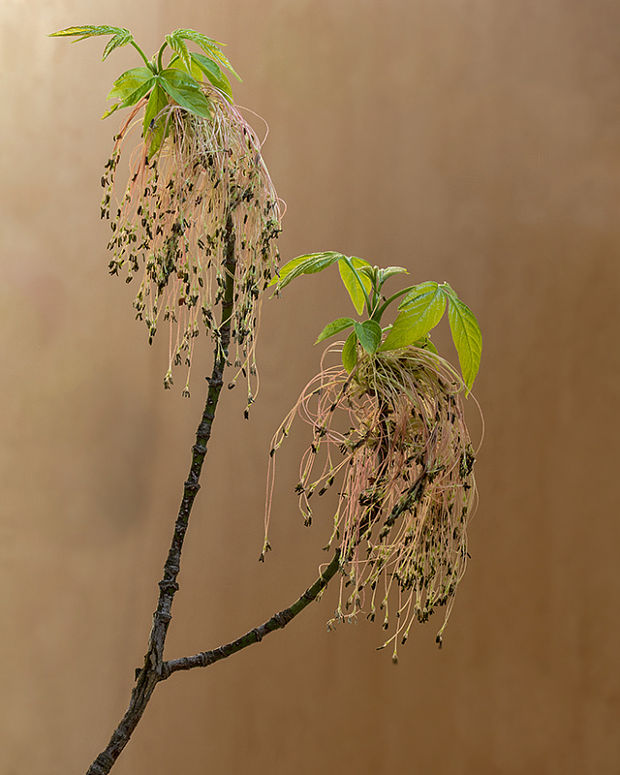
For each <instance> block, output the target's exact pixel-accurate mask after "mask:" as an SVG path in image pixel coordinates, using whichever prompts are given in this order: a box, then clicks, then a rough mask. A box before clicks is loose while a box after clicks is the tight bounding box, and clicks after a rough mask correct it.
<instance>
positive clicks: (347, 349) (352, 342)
mask: <svg viewBox="0 0 620 775" xmlns="http://www.w3.org/2000/svg"><path fill="white" fill-rule="evenodd" d="M356 364H357V334H356V333H355V331H351V333H350V334H349V338H348V339H347V341H346V342H345V343H344V347H343V348H342V365H343V366H344V367H345V369H346V370H347V371H348V372H349V374H350V373H351V372H352V371H353V369H354V368H355V366H356Z"/></svg>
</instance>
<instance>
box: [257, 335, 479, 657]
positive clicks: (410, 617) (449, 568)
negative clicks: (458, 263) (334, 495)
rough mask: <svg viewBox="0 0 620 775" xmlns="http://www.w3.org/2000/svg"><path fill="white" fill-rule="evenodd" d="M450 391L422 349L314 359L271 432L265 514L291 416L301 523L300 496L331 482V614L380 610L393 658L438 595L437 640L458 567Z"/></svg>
mask: <svg viewBox="0 0 620 775" xmlns="http://www.w3.org/2000/svg"><path fill="white" fill-rule="evenodd" d="M333 351H334V348H328V350H327V351H326V354H325V356H324V359H325V357H326V356H328V355H329V353H330V352H333ZM462 391H463V383H462V380H461V378H460V377H459V376H458V374H457V373H456V372H455V370H454V369H453V368H452V367H451V366H450V364H448V363H447V362H446V361H445V360H443V359H442V358H440V357H439V356H437V355H435V354H434V353H432V352H430V351H428V350H425V349H420V348H417V347H408V348H406V349H403V350H399V351H394V352H389V353H378V354H376V355H375V356H373V357H370V356H367V355H365V354H360V356H359V361H358V366H357V367H356V369H355V370H354V372H353V373H352V374H348V373H347V372H346V371H345V370H344V369H343V368H342V367H341V366H340V365H338V366H331V367H325V366H324V365H323V364H322V369H321V372H320V373H319V374H318V375H317V376H316V377H315V378H314V379H313V380H312V381H311V382H310V383H309V384H308V385H307V386H306V387H305V388H304V390H303V391H302V394H301V396H300V397H299V399H298V401H297V404H296V405H295V406H294V407H293V409H292V410H291V412H290V413H289V415H288V416H287V417H286V419H285V420H284V422H283V423H282V425H281V426H280V428H279V429H278V431H277V432H276V434H275V436H274V438H273V441H272V452H271V458H272V462H271V466H270V468H271V470H270V480H269V484H268V498H267V510H266V511H267V524H268V520H269V512H270V509H271V494H272V488H273V476H274V464H273V460H274V453H275V451H276V450H277V449H278V448H279V447H280V446H281V444H282V443H283V441H284V439H285V437H286V436H287V435H288V434H289V431H290V429H291V425H292V423H293V421H294V419H295V417H296V416H300V417H301V418H302V419H303V420H305V421H306V422H307V423H309V424H310V426H311V428H312V443H311V444H310V446H309V447H308V449H307V450H306V452H305V454H304V455H303V458H302V461H301V465H300V479H299V483H298V484H297V488H296V489H297V492H298V493H299V499H300V509H301V511H302V514H303V515H304V518H305V521H306V524H310V522H311V519H312V506H311V498H312V496H313V495H315V496H316V495H323V494H325V493H326V492H327V490H328V489H329V488H330V487H331V486H332V485H334V484H336V485H337V486H338V487H339V488H340V489H339V493H338V504H337V508H336V510H335V514H334V518H333V531H332V535H331V538H330V540H329V545H330V546H331V545H337V546H338V548H339V552H340V563H341V569H342V577H341V587H340V602H339V605H338V609H337V612H336V617H335V619H334V620H332V622H334V621H337V620H343V621H351V620H352V619H353V618H354V617H355V616H356V614H357V613H359V612H361V611H364V612H366V613H367V615H368V616H369V618H370V619H373V620H374V618H375V615H376V613H377V610H381V611H382V612H383V625H384V628H386V629H387V628H388V627H389V626H390V624H391V625H392V630H393V634H392V635H391V637H390V638H389V639H388V640H387V641H386V642H385V644H384V645H387V644H388V643H390V642H393V644H394V658H396V649H397V645H398V643H399V642H403V643H404V641H405V640H406V639H407V636H408V634H409V630H410V628H411V626H412V624H413V622H414V621H419V622H425V621H426V620H427V619H428V618H429V616H430V615H431V614H432V613H433V612H434V611H435V609H436V608H438V607H441V606H446V616H445V620H444V623H443V626H442V627H441V629H440V631H439V633H438V635H437V640H438V643H440V644H441V636H442V632H443V629H444V627H445V624H446V622H447V619H448V616H449V613H450V610H451V607H452V604H453V600H454V594H455V591H456V587H457V585H458V583H459V581H460V579H461V578H462V576H463V573H464V571H465V565H466V560H467V536H466V527H467V522H468V519H469V517H470V516H471V513H472V508H473V505H474V500H475V497H476V496H475V481H474V475H473V464H474V450H473V447H472V444H471V441H470V438H469V433H468V430H467V427H466V425H465V419H464V415H463V406H462V401H461V394H462ZM266 527H267V526H266ZM268 548H270V547H269V543H268V541H267V540H266V543H265V549H268Z"/></svg>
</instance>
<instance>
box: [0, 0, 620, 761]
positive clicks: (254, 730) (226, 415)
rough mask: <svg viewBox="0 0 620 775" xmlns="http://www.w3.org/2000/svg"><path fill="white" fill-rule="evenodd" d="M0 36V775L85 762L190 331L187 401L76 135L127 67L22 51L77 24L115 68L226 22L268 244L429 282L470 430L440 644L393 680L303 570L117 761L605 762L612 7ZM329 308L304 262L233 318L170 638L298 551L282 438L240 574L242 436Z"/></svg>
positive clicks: (180, 430)
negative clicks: (255, 312) (445, 318)
mask: <svg viewBox="0 0 620 775" xmlns="http://www.w3.org/2000/svg"><path fill="white" fill-rule="evenodd" d="M147 16H148V18H147ZM0 21H1V35H2V39H1V41H0V43H1V52H2V68H1V71H0V73H1V74H0V79H1V85H2V92H3V109H2V114H1V119H0V120H1V123H2V160H1V164H2V168H1V170H0V174H1V177H0V180H1V184H2V221H3V227H2V250H1V258H2V280H1V284H0V347H1V350H0V354H1V355H2V380H1V384H0V392H1V403H2V415H1V416H2V436H1V447H0V455H1V458H0V461H1V464H0V476H1V482H0V493H1V494H0V500H1V504H2V510H1V511H2V520H1V525H2V527H1V533H0V538H1V540H0V570H1V577H2V593H1V594H0V600H1V602H0V606H1V608H0V619H1V621H2V624H3V631H4V632H3V636H2V640H1V647H0V682H1V684H0V685H1V686H2V694H3V701H2V703H1V705H2V723H1V730H2V731H1V732H0V773H2V775H17V774H18V773H19V774H20V775H21V773H29V775H39V773H40V774H41V775H43V774H45V775H61V774H62V775H70V773H81V772H83V771H84V770H85V769H86V766H87V765H88V763H89V762H90V761H91V759H92V758H93V756H94V754H95V753H97V752H98V751H99V750H100V749H101V747H102V745H103V744H104V742H105V741H106V740H107V737H108V735H109V734H110V732H111V730H112V727H113V725H115V723H116V722H117V720H118V718H119V716H120V714H121V713H122V712H123V711H124V709H125V707H126V703H127V700H128V694H129V688H130V684H131V680H132V672H133V669H134V667H135V666H136V665H138V664H139V663H140V661H141V655H142V654H143V652H144V647H145V643H146V636H147V633H148V630H149V626H150V618H151V612H152V611H153V609H154V605H155V591H156V586H155V585H156V581H157V579H158V578H159V574H160V571H161V566H162V563H163V559H164V556H165V552H166V551H167V546H168V541H169V533H170V525H171V520H172V519H173V516H174V514H175V513H176V507H177V502H178V498H179V494H180V483H181V482H182V481H183V477H184V476H185V472H186V468H187V465H188V450H189V446H190V444H191V437H192V434H193V432H194V427H195V425H196V423H197V418H198V415H199V413H200V410H201V405H202V400H203V399H202V393H203V390H204V385H203V383H202V382H201V372H202V373H205V372H206V369H207V368H208V349H210V348H207V347H206V346H205V347H204V348H203V351H204V353H205V355H204V359H203V362H202V363H201V364H200V365H199V366H198V367H197V368H195V379H194V383H193V388H194V389H193V396H192V398H191V399H190V400H189V401H185V400H182V399H181V397H180V392H179V391H178V390H177V391H175V392H174V393H172V394H169V393H164V391H163V390H162V388H161V377H162V375H163V372H164V370H165V358H166V345H165V343H163V342H160V343H158V344H157V345H156V346H155V347H153V348H152V349H151V350H149V349H148V347H147V346H146V342H145V331H144V330H143V327H141V325H139V324H137V323H135V322H134V321H133V315H132V311H131V304H130V302H131V299H132V298H133V292H134V289H133V287H131V286H129V287H127V286H125V285H124V283H122V282H118V281H115V280H113V279H110V278H108V277H107V274H106V265H107V257H106V252H105V243H106V240H107V230H106V228H105V227H104V225H102V224H101V223H100V222H99V221H98V202H99V198H100V189H99V177H100V174H101V169H102V164H103V162H104V161H105V159H106V158H107V154H108V151H109V148H110V144H111V134H112V133H113V132H114V129H115V123H114V122H115V120H116V119H115V118H112V119H109V120H108V121H107V122H99V120H98V119H99V116H100V114H101V113H102V112H103V106H104V97H105V94H106V93H107V91H108V89H109V85H110V83H111V81H112V79H113V78H114V77H115V76H116V75H117V74H118V73H119V72H120V71H121V69H122V68H123V67H124V66H127V67H128V66H133V63H134V61H135V56H134V53H133V52H132V51H131V50H125V49H124V50H122V51H120V52H116V53H115V55H114V56H112V57H111V59H110V60H109V61H107V62H106V63H105V64H103V65H102V64H101V63H100V61H99V57H100V51H101V47H102V45H103V42H102V41H96V42H86V43H82V44H80V45H79V46H71V45H69V44H68V42H66V41H55V40H51V39H48V38H45V37H44V34H45V33H47V32H49V31H51V30H54V29H58V28H61V27H65V26H68V25H70V24H78V23H83V22H93V23H101V22H103V21H109V22H110V23H114V24H119V25H124V26H128V27H130V28H131V29H132V30H133V31H134V32H135V33H136V35H137V37H138V39H139V41H140V42H141V43H142V44H143V46H144V48H145V49H146V50H147V52H150V51H152V50H154V49H155V48H156V46H157V45H158V42H159V41H160V39H161V37H162V35H163V34H164V33H165V32H167V31H168V30H170V29H173V28H175V27H179V26H187V27H194V28H197V29H200V30H202V31H204V32H206V33H207V34H210V35H213V36H215V37H217V38H219V39H222V40H225V41H228V42H229V48H228V53H229V54H230V56H231V58H232V60H233V61H234V63H235V65H236V66H237V67H238V69H239V70H240V72H241V73H242V74H243V75H244V79H245V80H244V83H243V84H242V85H239V86H238V87H237V89H236V94H237V99H238V100H239V101H240V102H241V103H242V104H245V105H248V106H251V107H252V108H253V109H254V110H256V111H258V112H259V113H260V114H262V115H263V116H265V117H267V118H268V121H269V124H270V128H271V134H270V138H269V141H268V144H267V146H266V148H265V155H266V158H267V161H268V163H269V165H270V169H271V172H272V175H273V178H274V181H275V182H276V184H277V186H278V189H279V192H280V194H281V196H282V197H283V198H284V199H285V200H286V201H287V203H288V208H289V209H288V213H287V215H286V220H285V229H284V234H283V236H282V239H281V250H282V254H283V257H284V258H290V257H292V256H294V255H297V254H298V253H301V252H309V251H313V250H324V249H336V250H342V251H345V252H347V253H349V254H357V255H360V256H364V257H366V258H368V259H370V260H371V261H372V262H376V263H378V264H393V263H397V264H404V265H406V266H407V267H408V268H409V270H410V272H411V276H412V279H413V280H423V279H429V278H435V279H437V280H444V279H449V281H450V282H451V284H452V285H453V286H454V287H455V288H456V289H457V290H458V291H459V293H460V294H461V295H462V297H463V298H464V299H465V300H466V301H467V302H468V303H469V304H470V305H471V306H472V307H473V309H474V310H476V312H477V313H478V315H479V319H480V322H481V325H482V328H483V331H484V335H485V340H484V353H483V364H482V371H481V374H480V377H479V380H478V382H477V395H478V397H479V400H480V402H481V404H482V406H483V408H484V413H485V416H486V423H487V436H486V441H485V444H484V447H483V450H482V453H481V456H480V459H479V463H478V469H477V470H478V482H479V489H480V493H481V505H480V508H479V510H478V513H477V515H476V518H475V520H474V521H473V523H472V526H471V531H470V539H471V553H472V560H471V563H470V566H469V569H468V572H467V574H466V576H465V579H464V581H463V583H462V585H461V587H460V591H459V594H458V599H457V603H456V606H455V609H454V612H453V615H452V618H451V620H450V624H449V626H448V629H447V632H446V638H445V642H446V645H445V648H444V649H443V650H442V651H438V650H437V649H436V647H435V645H434V636H435V632H436V629H437V627H438V626H439V624H440V621H439V620H438V619H437V620H435V621H432V622H431V623H430V624H428V625H426V626H425V627H420V628H418V629H417V630H416V631H415V634H414V636H413V637H412V638H411V639H410V641H409V643H408V645H407V646H406V647H405V648H403V649H402V651H401V663H400V664H399V666H398V667H396V668H395V667H393V666H392V664H391V662H390V658H389V654H388V653H386V652H378V651H375V647H376V646H377V645H379V644H380V643H381V641H382V636H383V632H382V631H381V630H380V628H378V627H377V626H376V625H370V624H368V623H366V622H361V623H360V624H359V625H357V626H350V627H342V628H340V629H338V630H337V631H336V632H335V633H330V634H327V633H326V631H325V621H326V619H327V618H329V616H330V615H331V611H332V609H333V607H334V604H335V599H336V590H335V589H332V590H331V591H330V592H328V593H327V594H326V596H325V597H324V599H323V600H322V602H321V603H320V604H318V605H314V606H312V607H311V609H309V610H308V611H306V612H305V613H304V614H303V615H302V616H300V617H299V618H298V619H297V620H296V621H295V622H294V623H293V624H292V625H291V626H290V627H289V628H288V629H287V630H286V631H285V632H282V633H277V634H274V635H273V636H270V637H269V639H268V640H267V641H265V642H264V643H262V644H261V645H259V646H253V647H251V648H250V649H247V650H246V651H244V652H242V653H241V654H238V655H236V656H235V657H233V658H232V659H230V660H226V661H224V662H222V663H219V664H217V665H216V666H214V667H213V668H210V669H209V670H206V671H202V672H200V671H194V672H192V673H188V674H180V675H177V676H174V677H173V678H172V679H171V680H170V681H169V682H168V683H166V684H164V685H162V686H161V687H160V688H159V689H158V691H157V692H156V694H155V696H154V699H153V701H152V703H151V705H150V706H149V708H148V710H147V713H146V716H145V718H144V720H143V722H142V724H141V726H140V727H139V728H138V730H137V732H136V734H135V737H134V739H133V740H132V742H131V744H130V745H129V747H128V749H127V750H126V752H125V753H124V754H123V756H122V759H121V760H120V762H119V764H118V766H117V768H116V769H115V770H114V771H115V773H118V775H123V774H124V775H129V774H131V775H147V773H148V775H164V774H165V775H173V774H175V773H182V774H183V775H202V774H203V773H240V772H246V771H251V772H254V773H275V774H276V775H285V774H286V775H288V773H299V775H312V774H313V773H317V772H326V773H362V774H363V775H365V774H366V773H369V774H372V773H378V774H379V773H380V774H383V773H386V774H387V773H409V772H411V773H425V774H426V773H429V774H432V775H469V774H470V773H476V775H486V774H487V773H488V774H489V775H493V774H495V773H501V775H513V774H514V775H521V773H536V774H538V773H540V774H541V775H547V774H549V775H551V774H553V775H555V774H556V773H557V774H558V775H559V774H560V773H561V774H562V775H572V774H575V775H583V774H586V775H590V774H592V775H594V774H595V773H596V775H603V774H609V775H612V774H613V773H618V772H620V736H619V729H620V669H619V663H618V654H619V647H618V637H619V635H620V625H619V623H618V618H617V611H618V597H619V596H618V592H619V586H620V581H619V572H618V571H619V568H618V544H619V542H620V520H619V519H618V509H617V497H616V493H617V478H618V455H617V447H618V445H617V434H618V430H619V419H618V375H619V365H620V364H619V363H618V361H619V357H618V346H617V341H618V333H619V332H618V312H617V310H618V280H619V279H620V278H619V275H620V271H619V269H618V248H619V243H620V221H619V219H618V196H619V194H620V107H619V106H620V4H619V3H618V2H617V1H615V0H588V2H584V0H563V1H562V0H501V2H500V0H469V1H467V0H432V1H431V0H389V1H388V0H385V1H384V2H379V1H378V0H374V2H371V0H312V2H311V1H310V0H261V1H260V2H258V1H255V2H250V0H227V1H226V0H211V2H208V3H196V2H189V1H188V0H177V2H174V3H173V2H167V1H166V0H151V2H148V3H147V2H144V1H143V0H134V2H133V3H128V2H121V1H120V0H108V2H106V3H105V5H104V4H103V3H102V4H99V3H89V2H86V1H85V0H81V1H78V0H73V1H71V0H54V1H53V2H49V1H48V2H42V0H38V2H26V1H25V0H3V3H2V5H1V7H0ZM28 30H31V32H28ZM257 126H259V125H258V124H257ZM346 304H347V302H346V300H345V298H344V296H343V292H342V290H341V288H340V287H339V284H338V282H337V281H336V277H335V275H334V274H333V273H332V274H329V273H326V274H325V275H324V276H323V275H321V276H317V277H314V278H308V279H307V280H305V281H303V282H299V283H298V284H295V285H293V286H292V287H291V288H290V290H287V292H286V294H285V296H284V297H283V298H282V299H281V300H280V301H276V300H274V301H269V302H267V303H266V304H265V308H264V316H263V325H262V330H261V338H260V348H259V358H260V364H261V374H262V380H263V381H262V387H261V393H260V398H259V401H258V402H257V404H256V406H255V409H254V411H253V414H252V418H251V422H249V423H247V422H244V421H243V420H242V418H241V411H242V408H243V395H242V391H235V392H233V393H226V394H225V396H224V398H225V403H224V404H223V406H222V407H221V414H220V415H219V416H218V419H217V422H216V425H215V433H214V438H213V439H212V446H211V455H212V457H210V459H209V462H208V467H207V471H206V474H207V476H206V485H205V487H204V488H203V490H202V492H201V494H200V496H199V499H198V501H197V507H196V509H195V513H194V516H193V519H192V524H191V529H190V532H189V536H188V543H187V549H186V552H185V563H184V567H183V571H182V576H181V591H180V592H179V594H178V596H177V601H176V602H175V608H174V614H175V617H174V620H173V622H172V626H171V631H170V637H169V640H168V655H169V656H180V655H182V654H186V653H193V652H195V651H197V650H201V649H205V648H212V647H215V646H217V645H219V644H220V643H221V642H225V641H226V640H228V639H231V638H233V637H235V636H237V635H238V634H240V633H241V632H244V631H245V630H246V629H248V628H249V627H251V626H253V625H254V624H257V623H259V622H260V621H262V620H264V619H265V618H266V617H268V616H269V615H270V614H272V613H273V612H274V611H275V610H278V609H279V608H281V607H282V606H284V605H285V604H288V603H289V602H291V601H292V600H293V599H294V598H295V597H297V595H298V594H299V593H300V592H301V591H302V589H303V588H304V587H305V585H307V584H308V583H309V582H310V581H311V580H312V579H313V578H314V576H315V572H316V567H317V564H318V562H319V561H321V560H323V559H324V555H323V554H322V553H321V552H320V546H321V545H322V544H323V543H324V542H325V540H326V536H327V531H328V526H327V518H328V515H327V514H325V520H324V521H323V522H321V520H320V519H319V520H317V524H316V525H315V527H313V528H312V530H310V531H308V530H307V529H305V528H303V526H302V524H301V518H300V517H299V516H298V514H297V512H296V506H295V498H294V495H293V493H292V491H291V489H292V485H293V484H294V483H295V481H296V480H295V470H296V459H297V456H298V454H299V452H300V450H301V448H302V441H303V439H302V438H301V437H299V436H298V437H297V438H296V439H292V440H291V442H290V444H289V445H288V448H287V450H288V452H287V454H284V455H282V457H281V463H280V468H279V479H278V482H279V489H278V495H277V499H276V507H275V514H274V519H273V525H274V529H273V544H274V552H273V553H272V554H271V555H270V557H269V561H268V562H267V563H266V565H264V566H263V565H259V564H258V563H257V562H256V558H257V554H258V551H259V549H260V543H261V537H262V507H263V488H264V479H265V471H266V452H267V448H268V440H269V438H270V436H271V433H272V432H273V430H274V429H275V427H276V425H277V423H278V422H279V418H280V417H281V416H282V415H283V413H284V412H285V411H286V410H287V409H288V407H289V406H290V405H291V404H292V402H293V401H294V398H295V397H296V395H297V393H298V391H299V390H300V388H301V387H302V385H303V384H305V382H306V381H307V379H308V378H309V377H310V376H311V375H312V374H313V373H314V372H315V370H316V368H317V362H318V356H319V353H318V348H317V349H315V348H313V346H312V341H313V339H314V336H315V334H316V332H317V331H318V330H319V329H320V327H321V326H322V325H323V323H324V322H325V321H327V320H330V319H331V318H333V317H336V316H338V315H340V314H343V313H342V310H343V305H345V308H346ZM440 340H441V342H442V343H443V344H444V345H445V346H447V347H449V346H450V345H449V342H448V337H447V336H446V332H445V330H444V331H443V333H442V335H441V337H440ZM287 455H288V456H287Z"/></svg>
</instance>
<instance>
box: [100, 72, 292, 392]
mask: <svg viewBox="0 0 620 775" xmlns="http://www.w3.org/2000/svg"><path fill="white" fill-rule="evenodd" d="M204 91H205V94H206V96H207V97H208V99H209V105H210V109H211V117H210V118H203V117H202V116H197V115H195V114H193V113H191V112H189V111H187V110H185V109H184V108H182V107H180V106H178V105H168V106H166V107H165V108H164V110H163V112H162V113H161V114H160V115H159V116H158V120H159V121H161V122H163V123H164V124H167V125H169V126H170V131H169V133H168V135H167V138H166V140H165V141H164V142H163V144H162V147H161V150H160V151H159V153H157V154H156V155H155V156H154V157H153V158H149V155H148V141H147V142H144V141H142V142H140V143H139V144H138V147H137V148H135V149H134V150H133V153H132V155H131V157H130V159H129V183H128V184H127V187H126V189H125V190H124V193H123V194H122V196H121V198H120V202H119V205H118V207H117V209H116V210H112V209H111V208H112V205H111V202H112V199H113V196H114V183H115V179H116V172H117V169H118V165H119V160H120V158H121V153H122V151H123V149H124V146H125V144H126V142H127V138H128V137H129V136H130V130H131V128H132V120H131V117H130V119H129V120H128V121H127V122H126V123H125V125H124V126H123V127H122V128H121V131H120V132H119V134H118V136H117V140H116V144H115V146H114V150H113V153H112V156H111V158H110V160H109V161H108V162H107V167H106V174H105V175H104V177H103V178H102V184H103V185H104V187H105V189H106V191H105V195H104V199H103V205H102V216H103V217H105V218H110V222H111V228H112V231H113V237H112V239H111V240H110V243H109V245H108V247H109V249H110V250H111V251H112V254H113V257H112V259H111V261H110V265H109V267H110V271H111V273H112V274H118V273H119V271H120V270H121V268H123V267H125V268H126V269H127V276H126V277H127V281H130V280H131V279H132V278H133V276H134V275H140V279H139V282H140V285H139V288H138V293H137V295H136V299H135V301H134V306H135V308H136V315H137V317H138V318H139V319H140V320H143V321H144V322H145V324H146V326H147V329H148V333H149V341H150V342H151V341H152V340H153V337H154V335H155V333H156V331H157V328H158V325H159V324H160V323H161V322H164V323H167V324H168V325H169V364H168V370H167V372H166V375H165V378H164V385H165V386H166V387H170V385H171V384H172V370H173V367H174V366H177V365H185V366H186V367H187V379H186V384H185V391H184V392H188V391H189V370H190V368H191V362H192V356H193V350H194V342H195V338H196V337H197V336H198V335H199V333H200V329H201V324H202V325H204V327H205V328H206V330H207V331H208V332H210V333H211V334H212V335H213V336H214V337H215V338H216V340H217V337H218V335H219V331H218V323H217V321H216V320H215V318H214V315H213V309H214V307H215V305H216V304H217V302H218V300H219V298H220V294H222V293H223V288H224V285H225V280H226V278H225V270H224V262H225V256H226V251H227V249H228V247H229V244H230V240H231V238H232V239H234V250H235V255H236V277H235V288H236V290H235V295H234V301H233V309H232V339H233V342H234V344H235V345H236V358H235V363H236V364H237V366H238V367H240V368H241V369H242V370H243V372H244V373H245V375H246V376H247V378H248V381H249V380H250V378H251V376H252V375H253V374H254V373H255V361H254V347H255V341H256V340H255V337H256V331H257V326H258V314H259V299H260V295H261V292H262V291H263V290H264V288H265V287H266V286H267V284H268V283H269V281H270V280H271V278H272V277H273V276H274V273H275V270H276V268H277V262H278V251H277V248H276V245H275V239H276V237H277V236H278V234H279V232H280V207H279V202H278V198H277V195H276V192H275V189H274V187H273V185H272V183H271V179H270V177H269V173H268V171H267V168H266V166H265V163H264V161H263V159H262V156H261V151H260V143H259V140H258V138H257V136H256V134H255V133H254V131H253V130H252V128H251V127H250V126H249V124H248V123H247V122H246V121H245V120H244V119H243V117H242V115H241V113H240V112H239V110H238V109H237V108H236V107H235V106H234V105H233V104H232V103H231V102H230V101H229V100H228V98H227V97H226V96H225V95H224V94H222V93H221V92H220V91H219V90H217V89H215V88H213V87H211V88H209V87H205V88H204ZM139 109H140V106H136V110H135V111H134V112H136V113H137V112H138V111H139ZM251 397H252V394H251V389H250V398H251Z"/></svg>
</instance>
